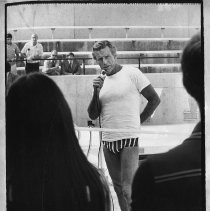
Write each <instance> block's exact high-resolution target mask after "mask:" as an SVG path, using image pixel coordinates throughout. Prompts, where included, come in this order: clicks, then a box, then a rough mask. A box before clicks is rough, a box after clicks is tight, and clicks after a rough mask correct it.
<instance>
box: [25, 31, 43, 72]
mask: <svg viewBox="0 0 210 211" xmlns="http://www.w3.org/2000/svg"><path fill="white" fill-rule="evenodd" d="M37 40H38V35H37V34H32V35H31V40H30V41H29V42H27V43H26V44H25V45H24V47H23V49H22V50H21V53H22V55H23V56H24V57H26V60H27V61H26V73H27V74H28V73H31V72H39V63H40V61H39V59H41V58H42V56H43V46H42V44H40V43H38V41H37Z"/></svg>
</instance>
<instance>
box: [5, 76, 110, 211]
mask: <svg viewBox="0 0 210 211" xmlns="http://www.w3.org/2000/svg"><path fill="white" fill-rule="evenodd" d="M6 111H7V112H6V117H7V118H6V120H7V128H6V135H7V142H6V150H7V210H8V211H19V210H21V211H29V210H30V211H38V210H39V211H41V210H45V211H69V210H72V211H74V210H75V211H76V210H77V211H93V210H100V211H109V210H110V207H111V206H110V195H109V189H108V186H107V183H106V181H105V179H104V177H103V176H102V175H100V173H99V172H98V170H97V169H96V168H95V167H94V166H93V165H92V164H91V163H90V162H89V161H88V160H87V158H86V156H85V154H84V153H83V151H82V149H81V147H80V145H79V142H78V139H77V137H76V134H75V129H74V124H73V120H72V115H71V111H70V108H69V106H68V104H67V102H66V100H65V98H64V96H63V94H62V92H61V91H60V89H59V88H58V86H57V85H56V84H55V83H54V82H53V80H51V79H50V78H49V77H47V76H46V75H44V74H41V73H33V74H28V75H25V76H22V77H20V78H19V79H17V81H16V82H15V83H14V84H13V85H12V86H11V88H10V90H9V93H8V96H7V100H6Z"/></svg>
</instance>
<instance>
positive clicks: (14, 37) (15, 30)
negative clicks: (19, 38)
mask: <svg viewBox="0 0 210 211" xmlns="http://www.w3.org/2000/svg"><path fill="white" fill-rule="evenodd" d="M13 32H14V36H13V40H14V41H15V40H16V33H17V29H14V30H13Z"/></svg>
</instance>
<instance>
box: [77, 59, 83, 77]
mask: <svg viewBox="0 0 210 211" xmlns="http://www.w3.org/2000/svg"><path fill="white" fill-rule="evenodd" d="M81 74H82V68H81V66H80V63H79V62H78V61H77V66H76V72H75V75H81Z"/></svg>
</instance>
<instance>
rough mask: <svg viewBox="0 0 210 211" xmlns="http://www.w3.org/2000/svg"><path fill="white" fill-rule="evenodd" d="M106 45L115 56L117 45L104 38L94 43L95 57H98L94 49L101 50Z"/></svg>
mask: <svg viewBox="0 0 210 211" xmlns="http://www.w3.org/2000/svg"><path fill="white" fill-rule="evenodd" d="M106 47H109V49H110V51H111V53H112V55H113V56H114V57H115V56H116V55H117V49H116V47H115V46H114V45H113V44H112V43H111V42H110V41H108V40H102V41H97V42H95V43H94V45H93V53H92V55H93V58H94V59H96V57H95V54H94V51H100V50H101V49H104V48H106Z"/></svg>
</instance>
